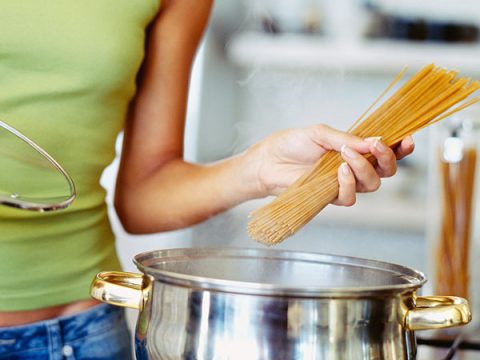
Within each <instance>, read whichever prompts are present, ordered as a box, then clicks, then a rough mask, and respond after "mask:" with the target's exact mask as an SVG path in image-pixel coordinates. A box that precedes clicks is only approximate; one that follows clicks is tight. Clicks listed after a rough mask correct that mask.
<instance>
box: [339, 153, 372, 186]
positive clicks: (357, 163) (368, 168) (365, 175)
mask: <svg viewBox="0 0 480 360" xmlns="http://www.w3.org/2000/svg"><path fill="white" fill-rule="evenodd" d="M341 155H342V157H343V159H344V160H345V161H346V162H347V163H348V165H349V166H350V169H351V170H352V171H353V174H354V175H355V178H356V179H357V186H356V189H357V191H358V192H370V191H375V190H377V189H378V188H379V187H380V184H381V182H380V176H379V175H378V174H377V172H376V171H375V169H374V167H373V165H372V164H370V162H369V161H368V160H367V159H366V158H365V157H364V156H363V155H361V154H360V153H358V152H357V151H355V150H353V149H352V148H350V147H348V146H346V145H345V146H342V148H341Z"/></svg>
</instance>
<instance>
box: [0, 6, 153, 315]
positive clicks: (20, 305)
mask: <svg viewBox="0 0 480 360" xmlns="http://www.w3.org/2000/svg"><path fill="white" fill-rule="evenodd" d="M158 10H159V0H83V1H71V0H49V1H38V0H15V1H2V2H1V3H0V119H2V120H3V121H5V122H7V123H9V124H10V125H12V126H13V127H15V128H17V129H18V130H19V131H21V132H23V133H24V134H25V135H26V136H28V137H30V138H31V139H32V140H34V141H35V142H36V143H38V144H39V145H40V146H42V147H43V148H44V149H45V150H47V151H48V152H49V153H50V154H51V155H52V156H53V157H54V158H55V159H56V160H58V161H59V162H60V163H61V164H62V165H63V166H64V167H65V169H66V170H67V171H68V172H69V173H70V175H71V176H72V178H73V179H74V181H75V184H76V186H77V191H78V197H77V199H76V200H75V202H74V203H73V205H72V206H71V207H70V208H68V209H67V210H63V211H58V212H49V213H34V212H27V211H21V210H17V209H11V208H7V207H3V206H0V274H1V276H0V311H10V310H29V309H37V308H42V307H48V306H53V305H58V304H64V303H69V302H72V301H77V300H81V299H87V298H89V285H90V282H91V280H92V278H93V276H94V275H95V274H96V273H97V272H99V271H103V270H115V269H119V267H120V265H119V261H118V259H117V255H116V251H115V241H114V237H113V233H112V230H111V227H110V224H109V221H108V217H107V207H106V204H105V195H106V193H105V190H104V189H103V188H102V187H101V185H100V182H99V181H100V176H101V174H102V172H103V170H104V169H105V167H106V166H107V165H108V164H110V163H111V161H112V160H113V158H114V156H115V149H114V145H115V139H116V136H117V134H118V133H119V131H120V130H121V129H122V127H123V125H124V121H125V117H126V112H127V107H128V103H129V101H130V100H131V99H132V97H133V96H134V93H135V78H136V74H137V72H138V70H139V68H140V66H141V63H142V59H143V55H144V43H145V29H146V27H147V26H148V24H149V23H151V21H152V20H153V19H154V17H155V15H156V14H157V12H158ZM0 146H1V144H0ZM8 170H9V169H0V171H2V172H3V171H8ZM24 175H25V174H22V176H24ZM27 175H28V174H27ZM32 180H33V179H32Z"/></svg>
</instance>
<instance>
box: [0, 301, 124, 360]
mask: <svg viewBox="0 0 480 360" xmlns="http://www.w3.org/2000/svg"><path fill="white" fill-rule="evenodd" d="M131 354H132V352H131V338H130V334H129V331H128V327H127V323H126V320H125V313H124V311H123V309H121V308H117V307H114V306H111V305H107V304H101V305H97V306H95V307H92V308H90V309H88V310H86V311H83V312H80V313H77V314H74V315H70V316H62V317H57V318H53V319H49V320H44V321H39V322H35V323H31V324H27V325H21V326H10V327H2V328H0V359H2V360H7V359H8V360H24V359H35V360H62V359H67V360H80V359H91V358H95V359H98V360H102V359H105V360H107V359H108V360H110V359H112V360H114V359H118V360H128V359H131V358H132V355H131Z"/></svg>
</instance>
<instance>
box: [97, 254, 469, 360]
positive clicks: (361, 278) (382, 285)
mask: <svg viewBox="0 0 480 360" xmlns="http://www.w3.org/2000/svg"><path fill="white" fill-rule="evenodd" d="M135 264H136V265H137V267H138V268H139V269H140V271H142V272H143V273H144V274H143V275H142V274H132V273H122V272H104V273H100V274H98V275H97V277H96V278H95V279H94V281H93V283H92V288H91V294H92V296H93V297H94V298H96V299H99V300H101V301H104V302H107V303H110V304H115V305H119V306H126V307H131V308H135V309H138V310H139V311H140V313H139V317H138V321H137V329H136V335H135V337H136V339H135V340H136V355H137V359H142V360H143V359H150V360H151V359H155V360H157V359H205V360H214V359H218V360H220V359H222V360H223V359H228V360H237V359H238V360H240V359H241V360H273V359H275V360H283V359H285V360H290V359H326V360H337V359H338V360H340V359H345V360H356V359H359V360H360V359H361V360H366V359H385V360H390V359H391V360H399V359H415V358H416V342H415V335H414V331H415V330H423V329H438V328H445V327H451V326H458V325H463V324H466V323H468V322H469V321H470V319H471V315H470V309H469V305H468V303H467V301H466V300H464V299H462V298H457V297H451V296H434V297H420V296H416V291H417V290H418V289H419V288H420V287H421V286H422V285H423V284H424V283H425V281H426V280H425V277H424V275H423V274H421V273H420V272H418V271H415V270H413V269H409V268H407V267H403V266H400V265H393V264H389V263H384V262H379V261H372V260H364V259H358V258H352V257H342V256H333V255H323V254H314V253H300V252H288V251H278V250H270V249H268V250H253V249H208V248H201V249H174V250H161V251H153V252H148V253H144V254H140V255H137V256H136V257H135Z"/></svg>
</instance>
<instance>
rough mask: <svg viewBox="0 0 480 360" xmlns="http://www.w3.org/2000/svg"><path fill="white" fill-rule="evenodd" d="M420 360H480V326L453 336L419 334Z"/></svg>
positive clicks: (418, 357)
mask: <svg viewBox="0 0 480 360" xmlns="http://www.w3.org/2000/svg"><path fill="white" fill-rule="evenodd" d="M417 344H418V356H417V359H418V360H480V328H476V329H473V330H472V329H469V330H468V332H463V333H459V334H458V335H456V336H454V337H452V336H448V337H445V336H444V335H443V336H442V335H441V334H439V335H437V336H432V337H429V338H422V337H418V336H417Z"/></svg>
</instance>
